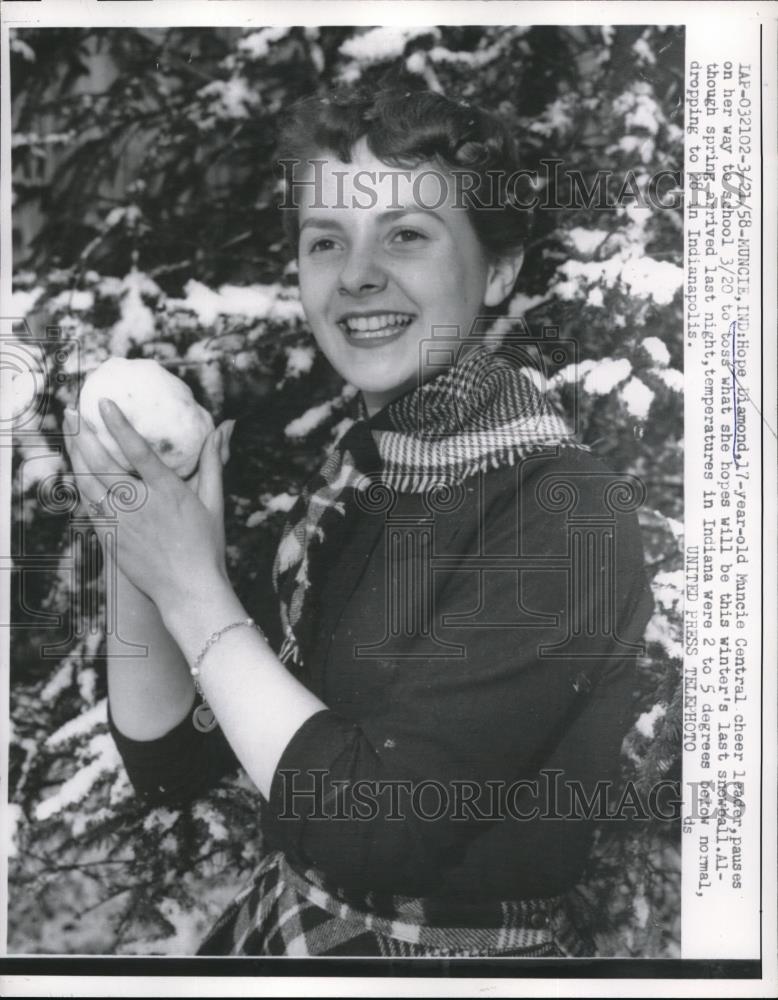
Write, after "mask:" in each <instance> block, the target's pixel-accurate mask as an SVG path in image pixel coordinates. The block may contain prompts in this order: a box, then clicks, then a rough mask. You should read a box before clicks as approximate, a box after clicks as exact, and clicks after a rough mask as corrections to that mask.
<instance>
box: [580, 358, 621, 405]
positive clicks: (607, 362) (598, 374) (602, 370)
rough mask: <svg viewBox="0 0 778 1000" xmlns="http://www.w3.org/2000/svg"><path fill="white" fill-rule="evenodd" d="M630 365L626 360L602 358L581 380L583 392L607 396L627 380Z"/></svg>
mask: <svg viewBox="0 0 778 1000" xmlns="http://www.w3.org/2000/svg"><path fill="white" fill-rule="evenodd" d="M631 371H632V365H631V364H630V363H629V361H627V359H626V358H619V359H618V360H617V359H615V358H603V359H602V361H598V362H597V363H596V365H595V366H594V368H592V369H591V371H589V372H587V374H586V376H585V378H584V380H583V389H584V392H589V393H591V394H592V395H593V396H607V394H608V393H609V392H611V390H613V389H615V388H616V386H617V385H618V384H619V383H620V382H623V381H625V379H627V378H629V374H630V372H631Z"/></svg>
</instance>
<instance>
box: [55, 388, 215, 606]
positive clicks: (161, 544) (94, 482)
mask: <svg viewBox="0 0 778 1000" xmlns="http://www.w3.org/2000/svg"><path fill="white" fill-rule="evenodd" d="M101 414H102V417H103V420H104V422H105V425H106V427H107V429H108V430H109V431H110V433H111V434H112V435H113V437H114V438H115V440H116V442H117V443H118V445H119V447H120V448H121V450H122V453H123V454H124V455H125V457H126V458H127V461H128V463H129V464H130V465H131V467H132V468H133V469H134V470H136V472H137V474H138V475H139V476H140V477H141V478H140V479H138V478H135V477H134V476H132V475H131V474H130V473H128V472H126V471H125V470H123V469H122V468H121V467H120V466H118V465H117V464H116V463H115V462H114V461H113V460H112V459H111V457H110V456H109V455H108V453H107V452H106V451H105V449H104V448H103V447H102V445H101V444H100V442H99V440H98V439H97V436H96V435H95V434H94V432H93V431H92V430H90V428H89V427H88V426H86V424H85V422H84V421H83V420H81V421H80V426H77V424H76V420H75V417H74V415H72V411H70V412H68V411H66V416H65V420H66V427H67V430H68V431H70V432H71V437H70V438H69V439H68V438H66V442H67V449H68V454H69V455H70V459H71V463H72V465H73V471H74V472H75V473H76V476H77V479H76V482H77V485H78V488H79V492H80V493H81V495H82V498H83V500H84V502H85V503H86V504H87V507H89V505H90V504H92V505H94V504H97V503H98V501H102V507H103V508H104V509H105V511H106V514H110V519H109V520H106V521H102V522H101V517H100V512H99V510H95V509H93V508H89V516H90V517H91V518H92V519H93V523H94V525H95V529H96V531H97V534H98V537H99V538H100V541H101V544H102V545H103V550H104V552H105V555H106V557H108V558H115V560H116V562H117V564H118V566H119V569H120V570H121V571H122V572H123V573H124V574H125V575H126V576H127V578H128V579H129V580H130V581H131V582H132V583H133V584H134V585H135V586H136V587H137V588H138V589H139V590H141V591H142V592H143V593H145V594H146V595H147V596H148V597H149V598H150V599H151V600H152V601H154V603H155V604H156V605H157V607H158V608H159V610H160V612H163V608H164V607H165V606H167V605H170V604H171V603H173V604H175V603H176V602H178V601H182V600H186V598H187V596H189V595H191V594H192V593H193V592H194V591H195V589H196V588H198V587H207V586H208V583H209V581H212V580H213V579H214V578H215V577H219V578H221V579H222V580H224V579H226V576H227V573H226V565H225V554H224V549H225V541H224V498H223V492H222V462H223V461H225V460H226V457H227V456H228V455H229V435H230V433H231V431H232V426H233V425H234V422H233V421H226V422H225V423H222V424H221V425H220V426H219V427H218V428H217V429H216V430H214V431H212V432H211V434H209V435H208V438H206V441H205V443H204V444H203V448H202V451H201V453H200V461H199V463H198V467H197V471H196V472H195V474H194V475H193V476H192V477H190V479H189V480H188V482H186V483H185V482H183V481H182V480H181V479H180V478H179V477H178V476H177V475H176V474H175V473H174V472H172V471H171V470H170V469H168V467H167V466H166V465H165V464H164V462H162V461H161V460H160V459H159V458H158V457H157V455H156V454H155V453H154V452H153V451H152V449H151V448H150V447H149V445H148V444H147V443H146V441H145V439H144V438H143V437H141V435H140V434H138V432H137V431H136V430H135V429H134V428H133V427H132V425H131V424H130V422H129V421H128V420H127V418H126V417H125V416H124V414H123V413H122V412H121V410H120V409H119V407H118V406H116V404H114V403H111V402H110V401H109V402H108V403H107V404H106V402H105V401H103V402H101ZM76 430H78V434H77V435H76V434H75V431H76ZM109 528H110V529H111V530H108V529H109ZM114 548H115V551H113V549H114ZM163 614H164V612H163Z"/></svg>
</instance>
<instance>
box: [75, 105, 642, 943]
mask: <svg viewBox="0 0 778 1000" xmlns="http://www.w3.org/2000/svg"><path fill="white" fill-rule="evenodd" d="M281 145H282V150H283V157H282V160H283V162H284V165H285V169H286V171H287V174H286V180H287V206H286V208H285V212H286V215H287V221H288V223H289V230H290V233H291V235H292V237H293V239H294V241H295V244H296V246H297V251H298V263H299V281H300V291H301V297H302V303H303V306H304V309H305V314H306V317H307V319H308V321H309V324H310V327H311V330H312V332H313V336H314V337H315V339H316V342H317V344H318V346H319V347H320V348H321V350H322V351H323V353H324V354H325V355H326V357H327V358H328V360H329V361H330V362H331V364H332V365H333V366H334V368H335V369H336V370H337V371H338V372H339V373H340V374H341V375H342V376H343V378H344V379H346V380H347V381H348V382H350V383H351V384H352V385H354V386H355V387H356V388H357V389H358V390H359V392H360V395H359V406H360V411H359V414H358V419H356V421H355V422H354V424H353V425H352V426H351V427H350V429H349V430H348V431H347V432H346V434H345V435H344V436H343V437H342V438H341V440H340V441H339V443H338V445H337V447H336V448H335V450H334V451H333V453H332V454H331V455H330V457H329V458H328V459H327V461H326V462H325V464H324V465H323V467H322V469H321V470H320V472H319V473H318V474H317V476H315V477H314V479H313V480H312V481H311V482H310V483H308V484H307V485H306V486H305V488H304V489H303V490H302V492H301V495H300V498H299V500H298V502H297V504H296V506H295V507H294V508H293V510H292V511H291V513H290V515H289V518H288V522H287V525H286V528H285V531H284V534H283V537H282V539H281V542H280V545H279V550H278V555H277V557H276V565H275V574H274V576H275V584H276V591H277V594H278V605H279V613H280V616H281V622H282V626H283V644H282V645H281V647H280V648H279V649H278V650H273V649H271V648H270V646H269V645H268V643H267V642H266V640H265V638H264V636H263V634H262V633H261V632H260V631H259V630H258V629H257V628H256V627H254V626H253V623H252V622H251V620H250V619H249V618H248V615H247V612H246V610H245V608H244V607H243V605H242V604H241V602H240V600H239V599H238V597H237V596H236V594H235V592H234V590H233V588H232V586H231V584H230V581H229V579H228V576H227V573H226V570H225V560H224V532H223V506H222V492H221V471H222V459H223V458H224V457H225V456H226V453H227V448H228V434H227V430H228V428H227V427H226V425H222V426H221V427H220V428H218V429H217V431H215V432H214V433H213V435H212V436H211V438H210V439H209V441H207V442H206V444H205V446H204V448H203V452H202V455H201V459H200V464H199V468H198V472H197V475H196V477H195V479H194V480H192V481H191V482H189V483H183V482H181V481H180V480H179V479H178V478H177V477H176V476H175V475H173V474H172V473H171V472H170V471H169V470H168V469H167V468H166V467H165V466H164V465H163V464H162V463H161V462H160V461H159V460H158V459H157V458H156V457H155V455H154V454H153V453H152V452H151V451H150V449H149V448H148V446H147V445H146V443H145V442H144V441H143V439H142V438H140V437H139V435H138V434H137V433H135V432H134V430H133V429H132V427H131V426H130V425H129V424H128V422H127V421H126V420H125V419H124V417H123V415H122V414H121V412H119V411H118V409H117V408H116V407H115V406H113V405H110V404H108V405H106V406H105V408H104V410H103V415H104V419H105V421H106V423H107V425H108V427H109V429H110V430H111V432H112V433H113V434H114V436H115V437H116V440H117V441H118V443H119V445H120V446H121V448H122V450H123V452H124V453H125V454H126V456H127V458H128V459H129V460H130V461H131V462H132V464H133V466H134V468H135V469H136V470H137V473H138V474H139V475H140V476H141V477H142V479H143V480H144V483H145V487H146V489H147V491H148V498H147V500H146V502H145V504H144V506H143V508H142V509H139V510H137V511H133V512H128V513H124V514H119V515H118V517H119V525H118V530H117V538H118V551H116V552H115V553H112V552H106V556H107V558H109V559H112V560H115V563H116V568H117V572H118V579H119V585H120V593H119V607H120V608H121V615H122V630H123V634H124V637H125V639H127V638H130V639H135V640H137V641H142V642H144V643H146V644H147V645H148V647H149V655H148V659H147V661H146V662H144V663H142V664H140V665H139V664H138V661H137V660H123V659H122V658H121V657H120V656H113V655H111V656H109V660H108V670H109V674H108V683H109V706H110V716H109V718H110V724H111V729H112V732H113V734H114V738H115V739H116V741H117V745H118V747H119V749H120V751H121V753H122V756H123V758H124V761H125V764H126V766H127V769H128V772H129V774H130V776H131V778H132V780H133V782H134V784H135V787H136V788H137V790H138V792H139V793H140V794H142V795H144V796H145V797H146V799H147V800H148V801H149V803H151V804H157V803H162V802H167V801H178V800H180V798H181V797H182V796H191V795H194V794H197V793H199V792H201V791H203V790H204V789H205V788H207V787H208V785H209V784H210V783H211V782H213V781H214V780H216V778H217V777H218V776H219V775H220V774H222V773H224V771H225V770H227V769H229V768H230V767H234V766H235V765H236V763H238V762H239V763H240V764H241V765H242V766H243V768H244V769H245V771H246V772H247V774H248V775H249V776H250V778H251V779H252V780H253V781H254V783H255V784H256V786H257V788H258V790H259V792H260V794H261V796H262V801H261V808H260V810H259V813H260V820H261V825H262V831H263V835H264V837H265V841H264V842H265V844H266V846H267V852H266V855H265V857H264V858H263V861H262V864H261V865H260V867H259V868H258V870H257V871H256V872H255V873H254V875H253V877H252V880H251V882H250V884H249V885H247V887H246V889H245V891H244V892H242V893H241V894H240V896H239V897H238V898H237V899H236V900H235V901H234V903H233V904H232V905H231V906H230V907H229V908H228V910H227V911H226V912H225V913H224V915H223V916H222V917H221V918H220V920H219V921H218V922H217V924H216V926H215V927H214V928H213V930H212V931H211V933H210V934H209V935H208V938H207V940H206V941H205V942H204V943H203V945H202V947H201V948H200V952H199V953H200V954H283V955H399V956H403V955H405V956H410V955H442V956H456V955H460V956H466V955H526V956H538V955H550V956H560V955H583V954H592V953H593V945H592V942H591V939H590V936H589V934H588V933H587V928H586V927H585V926H582V925H581V922H580V920H575V919H571V909H570V906H569V890H570V889H571V888H572V887H573V886H574V885H575V884H576V882H577V881H578V880H579V879H580V878H581V874H582V871H583V868H584V864H585V862H586V858H587V854H588V852H589V849H590V845H591V837H592V823H593V819H595V818H596V816H593V815H592V808H591V806H592V803H594V802H595V796H597V795H599V794H600V793H601V792H603V793H604V794H605V795H606V798H607V785H608V783H609V782H610V783H612V782H614V781H617V778H618V755H619V747H620V743H621V740H622V737H623V735H624V734H625V732H626V730H627V729H628V727H629V724H630V721H631V709H630V703H631V697H632V688H633V667H634V661H635V656H636V654H637V653H639V652H640V645H639V644H640V640H641V636H642V632H643V629H644V627H645V624H646V622H647V620H648V617H649V615H650V610H651V598H650V593H649V590H648V586H647V584H646V581H645V578H644V575H643V568H642V567H643V556H642V550H641V544H640V537H639V530H638V526H637V521H636V519H635V516H634V509H635V507H636V506H637V503H638V502H639V496H638V491H637V490H636V489H635V484H634V483H631V482H630V481H629V478H628V477H624V476H616V475H614V474H613V473H609V472H608V471H607V470H606V469H604V468H603V467H602V466H601V465H600V463H599V462H598V461H597V460H595V459H594V458H593V457H592V456H591V455H590V454H589V452H588V450H587V449H586V448H584V447H582V446H581V445H580V444H579V443H578V442H577V441H576V440H575V439H574V438H573V437H572V436H571V434H570V433H569V431H568V428H567V427H566V425H565V423H564V422H563V420H562V419H561V418H560V417H559V416H558V415H557V414H555V413H554V412H552V410H551V409H550V407H549V406H548V404H547V403H546V401H545V399H544V398H543V397H542V396H541V395H540V394H539V393H538V392H537V390H536V389H535V388H534V385H533V383H532V382H531V381H530V380H529V379H528V378H526V377H525V375H524V374H522V372H521V371H520V369H519V366H518V365H517V363H516V358H517V357H518V356H520V355H521V353H522V351H523V350H524V348H523V347H521V346H520V348H519V349H518V353H517V352H516V351H515V350H513V349H512V348H511V347H510V345H509V344H508V343H507V342H505V341H504V342H503V343H502V344H500V343H498V342H497V341H496V339H495V338H494V337H490V336H489V335H487V334H485V333H484V329H483V323H479V319H481V318H482V317H483V315H484V313H485V312H488V311H489V310H493V309H494V307H496V306H498V305H499V304H500V303H501V302H502V301H503V300H504V299H505V298H506V296H508V295H509V293H510V292H511V290H512V288H513V285H514V282H515V279H516V276H517V274H518V272H519V269H520V267H521V263H522V250H523V242H524V238H525V236H526V212H525V211H523V210H522V209H521V208H520V207H519V206H518V205H517V204H516V199H515V193H514V197H513V200H512V199H511V192H510V189H509V185H508V183H507V180H508V179H509V178H510V177H511V176H512V175H513V174H514V172H515V170H516V168H517V163H516V159H515V156H514V155H513V152H512V146H511V143H510V141H509V139H508V137H507V136H506V134H505V132H504V131H503V129H502V128H501V127H500V125H499V124H498V123H497V122H496V120H495V119H494V118H493V117H492V116H490V115H488V114H487V113H485V112H483V111H481V110H479V109H477V108H475V107H471V106H469V105H467V104H466V103H456V102H453V101H449V100H447V99H446V98H444V97H442V96H440V95H438V94H433V93H425V92H420V93H410V94H407V93H395V92H391V91H389V92H382V93H379V94H374V95H368V96H365V95H363V94H351V95H348V96H346V97H342V98H340V97H338V96H337V95H332V96H331V97H330V98H323V99H318V98H317V99H310V100H307V101H305V102H302V103H301V104H300V105H298V106H297V107H296V108H295V109H294V112H293V114H292V115H291V116H290V120H289V122H288V125H287V127H286V130H285V134H284V136H283V137H282V144H281ZM495 198H496V199H497V200H496V201H495ZM71 458H72V461H73V465H74V468H75V469H76V470H77V471H79V472H80V473H81V475H82V477H85V478H82V479H80V480H79V481H80V482H83V484H84V485H83V492H84V494H85V499H86V500H87V501H88V502H89V503H90V504H92V505H97V506H98V507H99V503H100V501H101V500H102V499H104V497H105V495H106V492H107V491H108V490H109V489H110V486H111V482H112V481H114V482H115V474H116V473H118V471H119V470H117V469H116V468H114V467H113V465H112V463H111V461H110V459H109V457H108V456H107V454H106V453H105V452H104V451H102V449H101V448H100V446H99V444H98V442H97V440H96V438H95V437H94V435H92V434H90V433H89V431H88V429H86V428H81V429H80V433H79V434H78V435H77V437H76V439H75V440H74V444H73V446H72V448H71ZM108 641H109V649H108V652H109V654H111V652H112V650H111V648H110V641H111V640H110V638H109V640H108ZM198 693H199V694H201V695H202V696H203V697H204V698H205V699H206V701H207V706H208V707H209V710H210V712H211V713H212V714H213V717H214V718H215V720H216V722H218V726H217V727H216V728H208V726H207V724H206V725H204V724H203V722H204V720H205V721H206V722H207V715H208V712H207V711H204V710H203V709H202V708H201V709H200V710H199V712H198V711H196V712H195V715H194V717H193V714H192V710H193V706H195V705H198V704H199V698H198ZM193 722H194V724H193ZM596 801H597V802H598V803H600V804H602V801H603V800H601V799H599V798H597V799H596ZM587 806H588V807H589V808H588V809H587Z"/></svg>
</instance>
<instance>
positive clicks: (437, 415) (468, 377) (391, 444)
mask: <svg viewBox="0 0 778 1000" xmlns="http://www.w3.org/2000/svg"><path fill="white" fill-rule="evenodd" d="M564 446H567V447H577V448H584V447H585V446H584V445H581V444H579V443H577V442H576V441H575V440H574V439H573V438H572V436H571V434H570V431H569V429H568V427H567V425H566V423H565V422H564V420H562V418H561V417H559V416H558V415H557V414H556V413H555V412H554V411H553V410H552V408H551V406H550V405H549V403H548V401H547V399H546V398H545V396H543V395H542V394H541V393H540V392H539V391H538V390H537V389H536V388H535V385H534V383H533V382H532V380H531V379H530V378H528V377H527V376H526V375H525V374H523V372H522V371H521V370H519V369H518V368H517V367H516V365H515V362H513V361H512V360H511V358H510V357H509V356H507V355H506V354H505V353H504V352H501V350H500V348H499V346H497V347H495V346H490V347H488V348H484V349H479V350H475V351H471V352H470V353H469V354H468V355H467V356H466V357H464V358H463V359H461V360H459V361H458V362H457V363H456V364H455V365H454V366H453V367H451V368H449V369H448V370H447V371H446V372H444V373H442V374H440V375H438V376H436V377H435V378H433V379H431V380H430V381H428V382H426V383H424V384H422V385H421V386H418V387H417V388H415V389H413V390H411V391H410V392H408V393H406V394H405V395H403V396H401V397H399V398H398V399H396V400H394V401H393V402H391V403H389V404H388V406H386V407H385V408H384V409H383V410H382V411H381V412H380V413H378V414H376V415H375V416H374V417H373V418H370V419H368V418H367V416H366V413H365V411H364V405H363V404H362V408H361V412H360V415H359V418H358V419H357V420H356V421H355V422H354V423H353V424H352V426H351V427H350V428H349V430H348V431H347V432H346V433H345V434H344V435H343V437H341V439H340V440H339V441H338V442H337V444H336V445H335V448H334V450H333V451H332V453H331V454H330V455H329V457H328V458H327V460H326V461H325V463H324V465H323V466H322V468H321V469H320V470H319V472H318V473H317V474H316V475H315V476H314V477H313V478H312V479H311V480H310V481H309V482H308V483H307V484H306V486H305V487H304V488H303V490H302V492H301V494H300V496H299V497H298V499H297V502H296V503H295V505H294V507H293V508H292V510H291V511H290V513H289V516H288V518H287V522H286V525H285V527H284V531H283V534H282V537H281V542H280V544H279V547H278V551H277V554H276V559H275V565H274V567H273V583H274V586H275V589H276V592H277V593H278V596H279V603H280V611H281V623H282V627H283V643H282V646H281V649H280V651H279V657H280V659H281V661H282V662H283V663H285V664H287V665H288V666H289V665H294V666H295V667H297V668H302V667H303V665H304V661H305V650H306V646H307V643H308V642H310V640H311V634H312V627H313V623H314V621H315V620H316V604H317V596H316V595H317V593H318V592H319V590H320V588H319V584H320V583H321V582H322V581H323V576H324V573H325V572H326V569H327V563H328V558H327V556H328V554H329V553H331V552H333V551H337V548H338V547H339V546H340V545H341V544H342V541H343V539H344V536H345V532H346V531H347V525H348V522H349V517H348V513H349V511H350V510H353V509H354V505H355V504H356V506H357V507H360V508H361V509H363V510H369V509H370V508H371V504H373V503H375V502H376V501H380V499H381V494H382V493H383V494H384V495H385V491H386V490H389V491H396V492H399V493H425V492H427V491H430V490H436V489H443V490H445V489H448V488H451V487H452V486H455V485H456V484H458V483H460V482H462V480H464V479H466V478H468V477H469V476H474V475H476V474H478V473H479V472H484V471H486V470H487V469H489V468H498V467H500V466H502V465H506V464H508V465H513V464H514V463H515V462H516V461H517V460H520V459H521V458H523V457H524V456H526V455H528V454H530V453H532V452H535V451H538V450H542V449H545V448H551V447H564Z"/></svg>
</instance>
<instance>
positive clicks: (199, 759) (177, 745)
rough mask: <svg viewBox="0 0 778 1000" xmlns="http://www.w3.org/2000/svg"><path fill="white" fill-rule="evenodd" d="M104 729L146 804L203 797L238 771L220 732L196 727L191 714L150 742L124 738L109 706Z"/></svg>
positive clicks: (232, 755)
mask: <svg viewBox="0 0 778 1000" xmlns="http://www.w3.org/2000/svg"><path fill="white" fill-rule="evenodd" d="M196 701H197V699H195V701H193V702H192V709H193V708H194V706H195V704H196ZM108 726H109V729H110V732H111V735H112V736H113V739H114V741H115V743H116V746H117V749H118V750H119V754H120V756H121V758H122V761H123V763H124V766H125V769H126V771H127V775H128V777H129V779H130V781H131V783H132V785H133V788H134V789H135V791H136V793H137V794H138V796H139V797H140V798H141V799H142V800H143V801H144V802H145V803H146V804H148V805H150V806H155V805H178V804H180V803H182V802H185V801H187V800H189V799H192V798H195V797H197V796H198V795H202V794H204V793H205V792H206V791H207V790H208V789H209V788H212V787H213V785H214V784H216V782H217V781H218V780H219V779H220V778H221V777H223V776H224V775H226V774H228V773H230V772H232V771H234V770H235V769H236V768H237V767H238V760H237V758H236V757H235V754H234V752H233V750H232V748H231V747H230V745H229V743H228V742H227V740H226V739H225V737H224V734H223V733H222V731H221V729H219V728H218V727H217V728H216V729H213V730H211V732H208V733H203V732H200V731H199V730H197V729H195V727H194V726H193V725H192V712H191V710H190V711H189V712H188V713H187V714H186V716H185V717H184V718H183V720H182V721H181V722H180V723H179V724H178V725H177V726H175V727H174V728H173V729H171V730H170V731H169V732H167V733H165V735H164V736H161V737H159V739H155V740H133V739H130V738H129V737H127V736H125V735H124V733H122V732H121V731H120V730H119V729H117V727H116V723H115V722H114V719H113V716H112V715H111V710H110V705H109V708H108Z"/></svg>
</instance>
